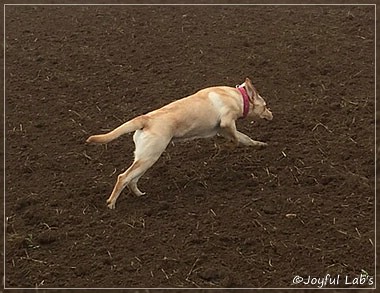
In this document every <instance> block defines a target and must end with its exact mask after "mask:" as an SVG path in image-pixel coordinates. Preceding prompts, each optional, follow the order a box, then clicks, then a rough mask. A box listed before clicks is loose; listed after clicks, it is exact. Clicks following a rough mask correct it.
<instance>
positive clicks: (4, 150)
mask: <svg viewBox="0 0 380 293" xmlns="http://www.w3.org/2000/svg"><path fill="white" fill-rule="evenodd" d="M7 6H374V8H375V21H374V26H375V35H374V37H375V47H374V50H375V60H374V61H375V114H374V118H375V149H374V155H375V156H374V157H375V190H374V192H375V203H374V204H375V243H374V260H375V263H374V264H375V273H374V276H373V277H374V285H375V286H374V287H364V288H362V287H355V288H342V287H340V288H339V287H338V288H335V287H322V288H318V287H315V288H314V287H305V288H301V287H300V288H291V287H288V288H286V287H284V288H214V287H212V288H208V287H206V288H180V287H178V288H134V287H131V288H112V287H110V288H107V287H106V288H87V287H83V288H59V287H41V288H39V287H38V288H33V287H20V288H19V287H6V279H5V277H6V274H5V271H6V270H5V268H6V265H5V261H6V257H5V245H6V241H5V239H6V237H5V234H6V229H5V225H6V216H5V186H6V184H5V179H6V178H5V173H6V172H5V154H6V148H5V142H6V139H5V137H6V133H5V131H6V127H5V123H6V119H5V89H6V83H5V63H6V62H5V57H6V35H5V31H6V30H5V9H6V7H7ZM376 21H377V4H369V3H362V4H353V3H347V4H337V3H331V4H328V3H310V4H302V3H300V4H295V3H289V4H286V3H285V4H275V3H268V4H258V3H257V4H256V3H251V4H250V3H246V4H244V3H225V4H223V3H216V4H211V3H202V4H194V3H187V4H175V3H171V4H158V3H152V4H147V3H141V4H137V3H135V4H122V3H109V4H104V3H93V4H90V3H87V4H82V3H72V4H58V3H53V4H42V3H38V4H33V3H30V4H25V3H24V4H17V3H15V4H6V3H5V4H3V134H4V138H3V156H4V157H3V170H4V174H3V180H4V181H3V184H4V186H3V213H4V215H3V217H4V219H3V221H4V227H3V232H4V233H3V266H4V267H3V289H4V290H83V289H89V290H111V289H113V290H123V289H124V290H125V289H126V290H252V289H260V290H305V289H306V290H310V289H311V290H313V289H321V290H376V285H377V271H376V269H377V266H376V260H377V259H376V250H377V245H376V243H377V230H376V223H377V211H376V208H377V204H376V203H377V200H376V199H377V198H376V191H377V171H376V162H377V129H376V128H377V120H376V117H377V103H376V97H377V74H376V73H377V71H376V70H377V62H376V61H377V54H376V53H377V52H376V48H377V47H376V45H377V44H376V39H377V31H376ZM289 286H291V284H289Z"/></svg>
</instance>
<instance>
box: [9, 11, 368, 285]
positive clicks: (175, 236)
mask: <svg viewBox="0 0 380 293" xmlns="http://www.w3.org/2000/svg"><path fill="white" fill-rule="evenodd" d="M374 62H375V61H374V8H373V7H370V6H362V7H354V6H278V7H276V6H249V7H244V6H243V7H234V6H229V7H227V6H226V7H222V6H218V7H216V6H214V7H199V6H198V7H194V6H192V7H186V6H181V7H179V6H172V7H163V6H151V7H142V6H121V7H110V6H66V7H63V6H7V7H6V133H5V134H6V174H5V183H6V189H5V190H6V194H5V200H6V210H5V211H6V219H7V222H6V255H5V257H6V259H5V260H6V267H5V269H6V279H5V285H6V286H7V287H35V286H38V287H196V286H200V287H284V288H289V287H305V286H306V287H307V285H302V284H300V285H292V280H293V277H294V276H295V275H300V276H303V277H307V276H308V275H311V276H313V277H324V276H325V275H326V274H328V273H329V274H331V275H332V276H337V275H340V276H348V277H349V278H354V277H355V276H358V275H360V274H361V273H363V271H366V272H367V273H368V274H369V275H370V276H373V275H374V273H375V264H374V250H375V249H374V241H375V232H374V222H375V220H374V219H375V215H374V210H375V207H374V205H375V203H374V181H375V168H374V154H375V147H374V129H375V115H374V108H375V97H374V86H375V85H374V82H375V78H374ZM247 75H248V76H250V77H251V78H252V79H253V82H254V84H255V86H256V87H257V88H258V90H259V92H260V93H261V94H262V95H263V96H265V97H266V99H267V101H268V104H269V106H270V107H271V109H272V111H273V113H274V120H273V121H271V122H266V121H259V122H256V123H254V124H251V123H250V122H249V121H246V120H244V121H239V122H238V128H239V129H240V130H241V131H242V132H245V133H247V134H249V135H250V136H251V137H253V138H254V139H258V140H262V141H265V142H268V143H269V147H268V148H266V149H262V150H258V149H252V148H244V147H238V148H236V149H229V148H228V147H226V143H225V141H224V140H223V139H221V138H214V139H209V140H196V141H190V142H184V143H176V145H175V146H173V145H171V146H170V147H169V148H168V149H167V151H166V152H165V153H164V154H163V156H162V157H161V159H160V160H159V161H158V162H157V163H156V164H155V165H154V166H153V168H151V169H150V170H149V171H148V172H147V174H146V175H145V176H144V177H143V178H142V179H141V180H140V187H141V189H142V190H144V191H146V192H147V196H145V197H141V198H137V197H132V196H130V194H129V193H128V192H127V191H124V193H123V194H122V196H121V197H120V198H119V200H118V202H117V205H116V210H108V209H107V208H106V204H105V200H106V199H107V197H108V195H109V193H110V192H111V190H112V187H113V185H114V183H115V180H116V177H117V174H118V173H120V172H121V171H123V170H125V168H127V167H128V166H129V164H130V163H131V161H132V159H133V142H132V138H131V136H128V135H126V136H124V137H122V138H120V139H118V140H117V141H114V142H112V143H110V144H108V146H107V147H103V146H94V145H86V144H85V140H86V138H87V137H88V136H89V135H90V134H97V133H101V132H104V131H106V130H109V129H112V128H114V127H116V126H118V125H119V124H120V123H122V122H123V121H126V120H128V119H130V118H132V117H134V116H136V115H139V114H142V113H145V112H148V111H150V110H152V109H155V108H157V107H160V106H162V105H164V104H166V103H168V102H170V101H172V100H175V99H178V98H181V97H183V96H186V95H188V94H191V93H193V92H195V91H196V90H198V89H201V88H204V87H207V86H212V85H222V84H223V85H231V86H234V85H235V84H238V83H241V82H242V81H243V80H244V78H245V77H246V76H247ZM345 286H350V287H352V286H353V285H344V284H343V283H342V282H341V283H340V284H339V287H345ZM368 286H369V285H368V282H367V283H365V284H364V285H361V284H358V285H356V286H354V287H368ZM311 287H316V286H315V285H314V286H311ZM330 287H338V286H334V285H330Z"/></svg>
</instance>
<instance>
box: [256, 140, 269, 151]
mask: <svg viewBox="0 0 380 293" xmlns="http://www.w3.org/2000/svg"><path fill="white" fill-rule="evenodd" d="M253 146H255V147H258V148H260V149H261V148H265V147H267V146H268V144H267V143H266V142H261V141H255V143H254V144H253Z"/></svg>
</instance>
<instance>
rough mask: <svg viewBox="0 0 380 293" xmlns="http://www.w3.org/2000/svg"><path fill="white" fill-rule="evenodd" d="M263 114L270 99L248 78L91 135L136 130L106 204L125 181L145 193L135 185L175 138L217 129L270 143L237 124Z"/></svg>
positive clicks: (109, 136) (103, 138)
mask: <svg viewBox="0 0 380 293" xmlns="http://www.w3.org/2000/svg"><path fill="white" fill-rule="evenodd" d="M245 117H250V118H264V119H267V120H272V119H273V115H272V112H271V111H270V109H269V108H267V105H266V102H265V101H264V99H263V98H262V97H261V96H260V95H259V94H258V92H257V91H256V89H255V88H254V87H253V85H252V82H251V80H250V79H249V78H246V79H245V82H244V83H242V84H241V85H239V86H237V87H236V88H235V87H228V86H215V87H209V88H205V89H202V90H200V91H198V92H196V93H195V94H193V95H190V96H188V97H185V98H182V99H180V100H177V101H174V102H172V103H170V104H168V105H166V106H164V107H162V108H160V109H157V110H154V111H152V112H149V113H147V114H145V115H141V116H138V117H136V118H133V119H132V120H129V121H127V122H125V123H124V124H122V125H120V126H119V127H117V128H115V129H114V130H112V131H110V132H108V133H106V134H99V135H93V136H90V137H89V138H88V139H87V142H88V143H108V142H110V141H112V140H114V139H116V138H118V137H119V136H121V135H123V134H125V133H129V132H133V131H135V133H134V135H133V141H134V143H135V148H136V149H135V152H134V161H133V164H132V165H131V166H130V167H129V168H128V169H127V170H126V171H125V172H124V173H122V174H120V175H119V176H118V178H117V182H116V184H115V187H114V188H113V191H112V193H111V195H110V197H109V198H108V199H107V205H108V207H109V208H110V209H114V208H115V204H116V200H117V198H118V197H119V195H120V193H121V192H122V190H123V189H124V188H125V186H128V188H129V189H130V190H131V191H132V192H133V193H134V194H135V195H136V196H141V195H144V194H145V193H143V192H141V191H140V190H139V189H138V187H137V181H138V180H139V179H140V177H141V176H142V175H143V174H144V173H145V172H146V171H147V170H148V169H149V168H150V167H152V165H153V164H154V163H155V162H156V161H157V160H158V158H159V157H160V156H161V154H162V152H163V151H164V150H165V149H166V147H167V145H168V144H169V143H170V142H171V141H177V140H189V139H195V138H206V137H212V136H214V135H216V134H219V135H222V136H223V137H225V138H227V139H229V140H231V141H233V142H234V144H236V145H237V144H238V143H241V144H243V145H246V146H266V145H267V144H266V143H264V142H260V141H256V140H253V139H251V138H250V137H249V136H247V135H245V134H244V133H241V132H239V131H238V130H237V129H236V124H235V121H236V120H237V119H238V118H245Z"/></svg>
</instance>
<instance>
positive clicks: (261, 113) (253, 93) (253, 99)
mask: <svg viewBox="0 0 380 293" xmlns="http://www.w3.org/2000/svg"><path fill="white" fill-rule="evenodd" d="M242 86H244V87H245V90H246V91H247V94H248V97H249V102H250V105H249V112H248V116H249V117H251V118H257V117H259V118H264V119H266V120H272V119H273V114H272V112H271V111H270V110H269V108H267V103H266V102H265V100H264V99H263V98H262V97H261V96H260V95H259V93H258V92H257V90H256V89H255V88H254V87H253V85H252V82H251V80H250V79H249V78H248V77H247V78H246V79H245V82H244V83H243V84H242Z"/></svg>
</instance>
